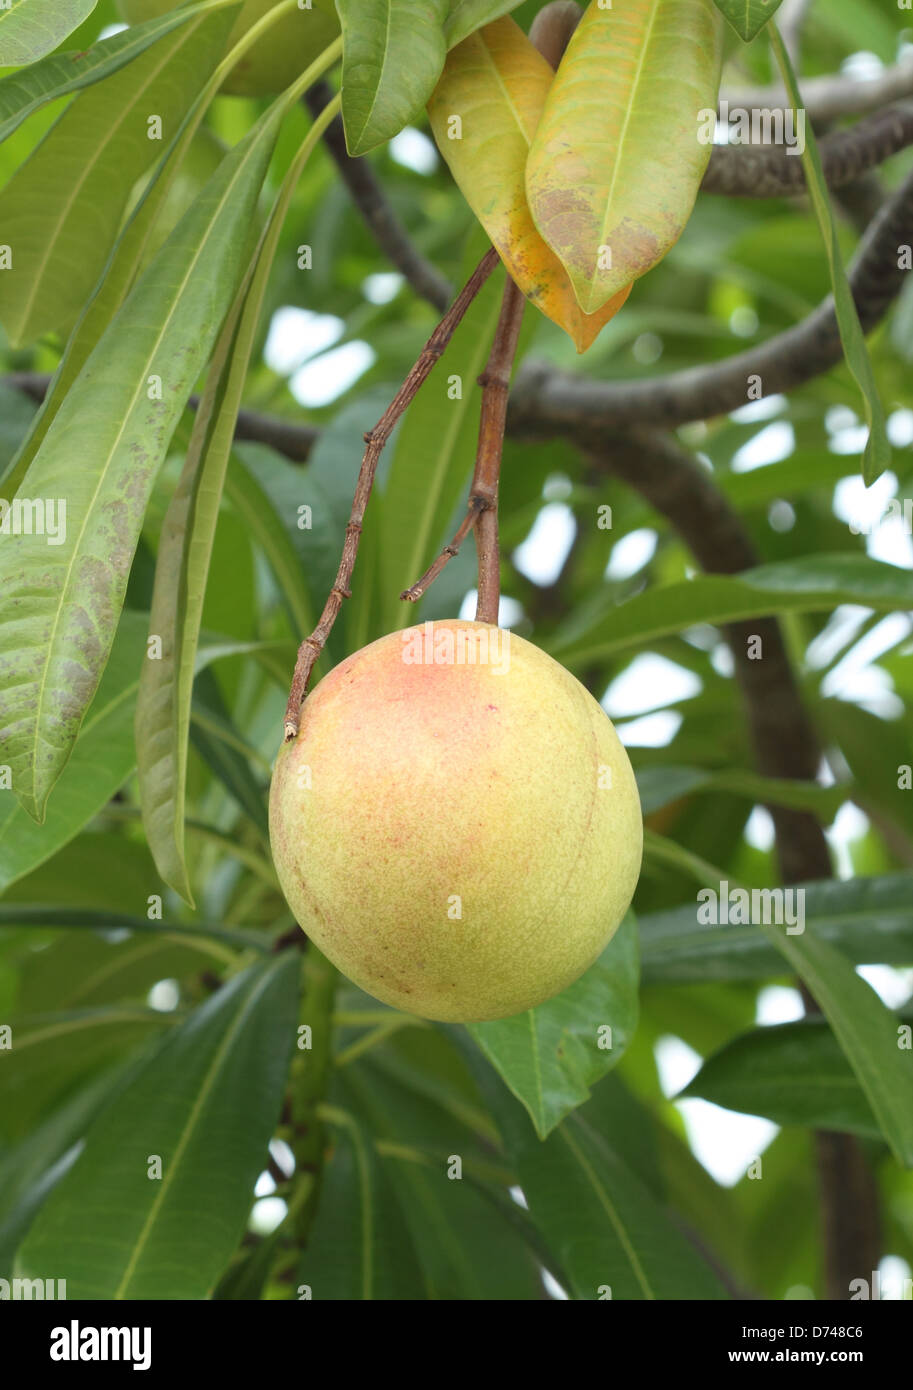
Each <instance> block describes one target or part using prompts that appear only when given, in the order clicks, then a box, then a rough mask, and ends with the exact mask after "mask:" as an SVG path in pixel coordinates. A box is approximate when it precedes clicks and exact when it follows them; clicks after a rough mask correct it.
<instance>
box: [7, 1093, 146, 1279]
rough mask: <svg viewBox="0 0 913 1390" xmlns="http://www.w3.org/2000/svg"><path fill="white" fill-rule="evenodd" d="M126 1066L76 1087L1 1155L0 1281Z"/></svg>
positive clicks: (70, 1163) (10, 1269) (8, 1275)
mask: <svg viewBox="0 0 913 1390" xmlns="http://www.w3.org/2000/svg"><path fill="white" fill-rule="evenodd" d="M128 1070H129V1067H124V1068H122V1070H121V1072H120V1073H119V1074H116V1075H114V1076H112V1075H111V1074H106V1075H104V1076H101V1077H99V1078H98V1080H97V1081H93V1082H91V1083H90V1084H89V1085H88V1086H86V1087H84V1088H83V1089H82V1090H81V1091H77V1092H76V1094H75V1095H74V1096H73V1097H72V1098H71V1099H69V1100H67V1101H64V1103H63V1104H62V1105H60V1106H59V1107H58V1108H57V1109H56V1110H54V1111H53V1112H52V1113H51V1115H49V1117H48V1119H47V1120H45V1122H44V1123H43V1124H41V1125H39V1126H38V1128H37V1129H35V1130H33V1131H32V1133H30V1134H29V1135H27V1136H26V1138H24V1139H22V1140H20V1142H19V1143H18V1144H15V1145H14V1146H13V1147H12V1148H11V1149H10V1150H9V1151H8V1152H7V1153H5V1154H4V1156H3V1158H2V1159H0V1193H2V1196H0V1279H8V1278H9V1277H10V1275H11V1274H12V1269H13V1257H14V1255H15V1253H16V1250H17V1248H18V1246H19V1245H20V1244H21V1242H22V1238H23V1236H24V1235H25V1233H26V1231H27V1230H28V1228H29V1226H30V1225H31V1223H32V1221H33V1219H34V1217H35V1213H36V1212H37V1211H38V1209H39V1207H40V1206H41V1204H42V1202H43V1201H44V1200H45V1198H46V1197H47V1195H48V1193H49V1192H50V1191H51V1190H52V1189H53V1188H54V1187H55V1185H56V1184H57V1183H58V1182H59V1181H60V1179H61V1178H62V1177H63V1175H64V1173H66V1172H68V1171H69V1169H70V1167H71V1166H72V1164H73V1163H74V1161H75V1159H76V1148H75V1145H76V1144H77V1143H78V1142H79V1140H80V1139H81V1138H82V1136H83V1134H84V1133H85V1131H86V1129H87V1127H88V1125H89V1123H90V1122H91V1120H92V1119H93V1117H94V1116H95V1115H96V1114H97V1112H98V1111H99V1110H100V1109H101V1107H102V1106H103V1105H104V1103H105V1101H106V1100H108V1099H109V1098H110V1096H111V1095H112V1094H113V1093H114V1090H115V1088H116V1087H117V1086H118V1084H122V1083H123V1079H124V1078H125V1077H126V1075H127V1073H128Z"/></svg>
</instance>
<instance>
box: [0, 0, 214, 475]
mask: <svg viewBox="0 0 913 1390" xmlns="http://www.w3.org/2000/svg"><path fill="white" fill-rule="evenodd" d="M192 8H193V10H194V11H198V9H199V7H198V6H193V7H192ZM208 8H212V6H209V7H208ZM182 13H184V11H182ZM186 13H188V14H189V13H190V9H188V10H187V11H186ZM142 27H143V28H145V27H146V26H142ZM128 32H130V33H132V32H133V30H132V29H130V30H129V31H128ZM226 62H227V59H223V60H222V63H220V64H219V65H218V67H216V68H215V70H214V71H213V72H212V73H211V75H210V77H209V78H208V80H207V81H206V83H205V84H204V85H203V86H202V87H200V86H199V83H198V82H197V87H198V90H197V94H196V98H195V100H194V102H193V104H192V106H191V108H190V110H189V111H188V113H187V115H186V116H185V118H184V120H183V121H182V122H181V125H180V127H179V128H178V130H177V131H176V132H175V135H174V138H173V140H172V141H171V143H170V145H169V146H168V148H167V149H166V151H165V153H164V155H163V157H162V160H161V164H160V167H159V169H158V170H157V172H156V175H155V177H154V178H153V180H152V181H151V182H150V183H147V186H146V188H145V191H144V192H143V194H142V196H141V198H140V201H139V204H138V205H137V207H136V208H135V209H134V211H133V213H132V215H131V217H130V220H129V222H128V223H127V225H126V227H125V228H124V229H123V231H122V232H121V234H120V236H119V237H118V239H117V241H116V242H115V244H114V247H113V249H112V251H111V255H110V256H109V258H108V261H107V263H106V265H105V267H104V270H103V271H102V275H101V279H100V281H99V283H98V284H97V285H96V286H95V289H94V292H93V294H92V295H91V297H90V298H89V300H88V301H87V303H86V304H85V305H84V307H83V310H82V313H81V315H80V317H79V321H78V323H77V324H76V327H75V328H74V329H73V332H72V333H71V334H70V337H69V339H68V340H67V345H66V348H65V350H64V354H63V357H62V358H61V360H60V363H59V365H58V367H57V371H56V372H55V373H54V376H53V379H52V381H51V384H50V387H49V388H48V390H47V392H46V394H45V397H44V400H43V401H42V404H41V408H40V409H39V411H38V414H37V415H36V417H35V420H34V422H33V425H32V428H31V430H30V431H29V433H28V436H27V438H26V439H25V440H24V441H23V444H22V446H21V448H20V449H19V452H18V453H17V455H16V457H15V459H14V460H13V462H12V464H11V465H10V468H9V471H8V473H7V475H6V477H5V479H4V487H5V489H6V492H7V495H9V494H10V493H12V492H16V491H18V489H19V488H20V486H21V484H22V480H23V478H24V477H25V474H26V472H27V470H28V468H29V467H30V466H31V463H32V460H33V459H34V457H35V455H36V454H37V453H38V450H39V449H40V447H41V445H42V443H43V441H44V438H45V436H46V435H47V433H48V430H49V429H50V427H51V424H52V423H53V421H54V418H55V416H56V415H57V412H58V411H59V409H60V407H61V406H62V404H63V402H64V401H65V400H66V398H67V395H68V393H69V391H70V389H71V388H72V386H73V385H74V383H75V382H76V379H77V378H78V376H79V374H80V372H81V371H82V369H83V367H84V366H85V364H86V362H87V361H88V359H89V356H90V354H91V353H92V351H93V350H94V348H95V347H96V345H97V344H98V341H99V339H100V338H101V336H102V334H103V333H104V332H105V330H106V329H107V327H108V326H109V324H110V323H111V320H112V319H113V318H114V315H115V314H116V313H117V311H118V310H119V309H120V308H121V306H122V304H123V303H124V300H125V299H126V297H127V294H128V292H129V291H130V289H131V287H132V285H133V283H134V281H135V279H136V277H137V274H138V272H139V268H140V265H141V264H142V262H143V259H144V257H149V256H150V255H151V248H152V246H153V239H154V236H155V232H156V226H157V220H158V218H159V215H160V214H161V212H162V210H163V208H164V207H165V202H166V199H167V198H168V196H169V193H170V191H171V189H172V188H173V186H174V181H175V179H176V178H179V177H180V170H181V168H182V166H183V161H184V158H185V156H186V155H187V154H188V151H189V150H190V148H191V145H192V142H193V140H194V137H195V135H196V132H197V130H198V128H199V126H200V122H201V121H202V119H203V116H204V115H205V112H206V109H207V107H208V106H209V104H210V102H211V101H212V98H213V97H214V96H215V94H216V92H217V91H218V89H219V86H220V84H221V82H222V79H223V77H224V75H225V68H224V64H225V63H226Z"/></svg>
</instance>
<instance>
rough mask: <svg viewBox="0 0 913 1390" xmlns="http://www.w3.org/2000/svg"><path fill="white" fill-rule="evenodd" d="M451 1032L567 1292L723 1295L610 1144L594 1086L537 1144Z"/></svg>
mask: <svg viewBox="0 0 913 1390" xmlns="http://www.w3.org/2000/svg"><path fill="white" fill-rule="evenodd" d="M447 1031H448V1033H449V1034H450V1036H451V1037H453V1039H454V1041H455V1042H456V1043H457V1045H458V1046H459V1047H460V1048H461V1051H462V1052H463V1054H464V1056H465V1057H466V1060H467V1062H468V1063H469V1065H470V1067H471V1068H472V1070H473V1073H474V1074H475V1076H476V1078H477V1080H478V1082H479V1085H480V1088H481V1090H482V1092H483V1095H485V1097H486V1099H487V1100H488V1102H489V1105H490V1106H491V1109H492V1112H493V1113H494V1115H495V1118H496V1120H497V1122H498V1125H499V1128H500V1130H501V1134H502V1136H503V1138H504V1143H505V1145H506V1148H507V1151H508V1154H509V1155H510V1157H511V1159H512V1160H513V1162H514V1163H515V1165H516V1168H517V1175H518V1178H519V1181H520V1186H521V1187H522V1189H523V1195H524V1197H525V1198H526V1200H527V1202H528V1203H529V1212H530V1216H531V1217H532V1219H533V1221H534V1223H535V1225H536V1226H537V1228H538V1229H539V1231H540V1232H541V1233H542V1235H543V1236H544V1238H545V1240H546V1241H547V1243H548V1244H549V1246H550V1247H551V1249H552V1250H554V1252H555V1255H556V1256H557V1258H558V1261H559V1263H560V1265H561V1267H562V1273H563V1278H564V1279H565V1280H566V1281H567V1285H566V1286H567V1292H568V1293H569V1295H570V1296H571V1297H572V1298H575V1299H587V1300H589V1299H593V1300H598V1299H603V1298H607V1297H608V1298H612V1299H646V1300H653V1299H665V1298H698V1299H716V1298H722V1297H724V1296H725V1295H724V1292H723V1289H722V1287H721V1286H720V1284H719V1283H718V1281H717V1279H716V1277H715V1275H714V1274H713V1272H712V1271H711V1269H710V1268H709V1266H708V1265H707V1264H705V1262H704V1261H703V1259H702V1258H701V1257H700V1255H699V1254H698V1252H697V1251H696V1250H695V1249H694V1248H693V1246H691V1245H690V1244H689V1243H688V1241H687V1240H686V1239H685V1237H684V1236H683V1235H682V1234H681V1232H680V1231H679V1230H678V1229H677V1227H676V1226H675V1225H674V1224H673V1222H672V1220H671V1218H670V1217H669V1216H668V1215H667V1214H666V1212H665V1211H664V1210H663V1208H662V1207H661V1206H660V1204H659V1202H658V1201H657V1200H656V1198H655V1197H653V1195H652V1194H651V1193H650V1191H649V1190H648V1189H647V1188H646V1187H645V1186H644V1185H643V1183H642V1182H641V1180H640V1178H639V1177H638V1176H636V1175H635V1174H634V1173H633V1172H632V1171H631V1170H630V1168H629V1167H628V1166H627V1164H626V1163H625V1162H624V1160H623V1159H622V1158H621V1157H620V1156H619V1154H618V1152H617V1151H616V1150H615V1148H614V1146H613V1143H612V1137H611V1133H610V1128H609V1125H608V1124H606V1122H605V1117H604V1115H603V1107H602V1104H601V1088H600V1087H597V1088H596V1090H595V1092H594V1094H593V1096H592V1098H591V1099H590V1100H589V1101H588V1102H587V1104H586V1105H585V1106H583V1107H582V1109H581V1110H579V1111H577V1112H576V1113H575V1114H573V1115H569V1116H567V1117H566V1118H565V1119H564V1120H563V1121H562V1123H561V1124H560V1125H559V1126H558V1128H557V1129H555V1130H554V1131H553V1132H552V1133H551V1134H550V1135H549V1136H548V1138H547V1139H546V1140H545V1141H544V1142H543V1141H542V1140H540V1139H539V1138H538V1137H537V1136H536V1134H535V1132H534V1130H533V1129H532V1127H531V1125H530V1123H529V1118H528V1116H527V1115H526V1114H525V1113H524V1111H523V1110H522V1109H521V1107H520V1106H519V1104H518V1103H517V1101H516V1100H514V1098H513V1096H511V1095H510V1094H509V1093H508V1091H507V1088H506V1087H505V1086H504V1084H503V1082H501V1081H500V1079H499V1078H498V1077H496V1076H495V1075H494V1073H493V1071H492V1068H491V1067H490V1066H489V1065H488V1063H487V1062H486V1061H485V1060H484V1058H482V1057H481V1056H480V1054H479V1053H478V1052H476V1051H475V1048H474V1046H473V1044H472V1043H471V1042H470V1041H469V1040H468V1038H466V1036H465V1034H462V1035H461V1033H460V1031H459V1030H457V1029H455V1028H448V1029H447ZM607 1290H608V1292H607Z"/></svg>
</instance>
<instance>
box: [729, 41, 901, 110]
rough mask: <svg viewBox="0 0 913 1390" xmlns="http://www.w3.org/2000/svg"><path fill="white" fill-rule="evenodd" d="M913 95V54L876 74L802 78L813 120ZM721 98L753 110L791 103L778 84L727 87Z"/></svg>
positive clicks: (873, 107)
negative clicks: (873, 75) (869, 75)
mask: <svg viewBox="0 0 913 1390" xmlns="http://www.w3.org/2000/svg"><path fill="white" fill-rule="evenodd" d="M909 96H913V58H905V59H904V60H903V62H900V63H896V64H895V65H894V66H893V67H889V68H885V69H884V71H883V72H880V73H879V74H878V76H877V77H848V76H847V75H846V74H845V73H829V74H828V75H827V76H826V77H806V78H804V79H803V81H802V101H803V103H804V108H805V112H806V115H807V117H808V119H809V120H810V121H812V122H813V123H814V124H816V125H817V124H818V123H819V122H821V121H833V120H837V119H838V118H839V117H841V116H861V115H863V114H864V113H865V112H866V111H875V110H877V108H878V107H879V106H887V105H889V103H890V102H892V101H903V100H904V99H905V98H906V97H909ZM720 100H721V101H723V100H725V101H726V102H727V103H728V105H729V109H730V111H732V110H734V109H739V110H743V111H752V110H755V109H757V108H760V109H763V108H765V107H768V108H774V109H777V108H779V109H783V108H785V107H788V106H789V104H790V103H789V98H788V96H787V94H786V91H785V89H784V88H783V87H781V86H780V85H779V84H775V85H773V86H770V87H746V88H742V89H741V90H739V89H738V88H730V87H724V88H723V90H722V91H721V92H720Z"/></svg>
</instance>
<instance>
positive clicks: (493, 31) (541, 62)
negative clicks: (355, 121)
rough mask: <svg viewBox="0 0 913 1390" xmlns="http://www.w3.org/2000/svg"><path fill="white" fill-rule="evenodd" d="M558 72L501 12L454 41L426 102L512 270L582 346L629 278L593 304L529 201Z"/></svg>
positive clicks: (614, 308)
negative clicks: (534, 150)
mask: <svg viewBox="0 0 913 1390" xmlns="http://www.w3.org/2000/svg"><path fill="white" fill-rule="evenodd" d="M554 76H555V74H554V73H553V71H552V69H551V67H550V66H549V64H548V63H547V62H546V61H545V59H544V58H543V57H542V55H541V53H539V52H538V50H537V49H536V48H534V47H533V45H532V44H531V43H530V41H529V39H528V38H527V37H526V35H525V34H524V33H523V30H522V29H521V28H520V27H519V26H518V25H517V24H515V23H514V21H513V20H512V19H507V18H504V19H499V20H496V21H495V22H494V23H493V24H487V25H486V26H485V28H484V29H480V30H479V31H478V32H477V33H475V34H471V35H470V37H469V38H468V39H465V40H464V41H463V42H462V43H460V44H458V45H457V46H456V48H454V49H452V50H451V52H450V54H449V55H448V57H447V62H446V64H445V65H444V71H443V73H442V75H441V79H440V81H439V82H438V84H437V87H436V88H435V90H434V93H433V94H432V97H431V100H430V102H429V103H428V115H429V118H430V120H431V128H432V130H433V131H434V136H435V139H436V140H437V143H438V148H439V149H440V151H441V153H442V155H443V156H444V158H445V159H446V161H447V163H448V165H449V166H450V172H451V173H452V174H453V177H454V179H455V180H456V182H457V183H458V184H459V186H460V189H461V191H462V193H463V196H464V197H465V199H466V201H467V202H468V204H469V206H470V207H471V208H472V210H473V212H474V213H475V215H476V217H478V219H479V221H480V222H481V223H482V226H483V227H484V228H485V230H486V232H487V233H488V235H489V236H490V237H491V240H492V243H493V245H494V246H495V248H496V250H497V252H498V254H499V256H500V257H501V259H502V261H503V262H504V264H505V266H506V267H507V270H508V273H509V274H510V275H511V276H512V278H513V279H514V280H515V281H516V283H517V285H518V286H519V287H520V289H521V290H522V291H523V293H524V294H525V295H526V297H527V299H529V300H530V301H531V302H532V303H533V304H535V305H536V307H537V308H538V309H541V310H542V312H543V313H544V314H546V315H547V316H548V318H550V319H552V320H553V321H554V322H555V323H557V324H558V325H559V326H560V327H561V328H563V329H564V330H565V332H567V333H569V334H570V336H571V337H572V338H573V340H574V342H575V343H576V345H577V351H578V352H583V351H584V350H585V349H586V348H588V347H589V345H590V343H591V342H592V341H593V339H594V338H595V337H596V335H597V333H598V332H599V330H600V329H601V328H602V327H603V325H604V324H605V323H607V322H608V320H609V319H610V318H612V317H613V315H614V314H616V313H617V312H618V310H619V309H620V308H621V306H622V304H623V303H624V301H625V299H626V298H627V296H628V292H629V290H630V285H626V286H624V287H623V288H620V292H618V293H616V294H615V295H614V296H613V298H612V299H611V301H610V302H609V303H608V304H603V305H602V306H601V308H600V310H599V312H598V313H596V314H587V313H584V311H583V310H582V309H581V307H580V305H579V304H578V303H577V298H576V296H575V294H574V290H573V288H572V286H571V282H570V280H569V279H568V276H567V273H566V271H565V270H564V268H563V266H562V265H561V262H560V261H559V260H558V257H557V256H556V255H555V253H554V252H553V251H552V250H551V248H550V247H549V246H547V245H546V243H545V242H544V241H543V239H542V237H541V236H540V234H539V232H538V231H537V230H536V227H535V224H534V222H533V219H532V214H531V213H530V210H529V206H528V204H527V201H526V190H525V186H524V170H525V167H526V159H527V155H528V153H529V148H530V144H531V142H532V139H533V136H534V134H535V132H536V127H537V125H538V123H539V118H540V116H541V114H542V110H543V108H544V106H545V99H546V96H547V94H548V91H549V87H550V86H551V83H552V80H553V78H554Z"/></svg>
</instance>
